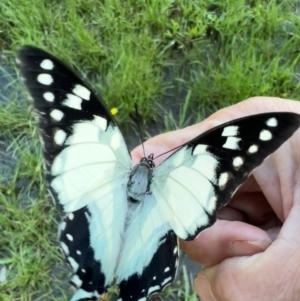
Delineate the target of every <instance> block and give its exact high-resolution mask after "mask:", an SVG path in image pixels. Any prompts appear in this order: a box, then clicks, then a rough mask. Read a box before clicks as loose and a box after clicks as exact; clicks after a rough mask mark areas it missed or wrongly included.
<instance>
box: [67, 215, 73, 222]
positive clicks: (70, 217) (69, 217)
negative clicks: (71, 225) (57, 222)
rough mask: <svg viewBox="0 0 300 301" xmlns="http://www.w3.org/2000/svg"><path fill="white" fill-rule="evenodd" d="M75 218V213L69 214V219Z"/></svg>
mask: <svg viewBox="0 0 300 301" xmlns="http://www.w3.org/2000/svg"><path fill="white" fill-rule="evenodd" d="M73 218H74V214H73V213H69V214H68V219H69V220H70V221H72V220H73Z"/></svg>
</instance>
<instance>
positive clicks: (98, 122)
mask: <svg viewBox="0 0 300 301" xmlns="http://www.w3.org/2000/svg"><path fill="white" fill-rule="evenodd" d="M93 121H94V122H95V124H96V125H97V126H98V127H99V128H100V129H102V130H103V131H106V128H107V120H106V119H105V118H103V117H100V116H96V115H94V120H93Z"/></svg>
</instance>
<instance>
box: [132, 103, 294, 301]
mask: <svg viewBox="0 0 300 301" xmlns="http://www.w3.org/2000/svg"><path fill="white" fill-rule="evenodd" d="M270 111H291V112H296V113H300V103H299V102H296V101H291V100H284V99H280V98H270V97H255V98H251V99H249V100H246V101H243V102H241V103H239V104H236V105H234V106H231V107H228V108H224V109H222V110H220V111H218V112H216V113H215V114H213V115H212V116H210V117H209V118H207V119H206V120H204V121H203V122H201V123H199V124H196V125H193V126H190V127H188V128H185V129H182V130H178V131H174V132H170V133H166V134H162V135H159V136H156V137H154V138H152V139H149V140H148V141H147V142H146V143H145V149H146V151H147V153H150V152H151V153H152V152H153V153H154V154H155V155H159V154H160V153H163V152H165V151H168V150H170V149H172V148H174V147H176V146H178V145H181V144H183V143H185V142H187V141H189V140H191V139H192V138H194V137H196V136H198V135H199V134H200V133H202V132H205V131H207V130H208V129H210V128H213V127H215V126H217V125H219V124H222V123H224V122H226V121H230V120H233V119H236V118H239V117H243V116H246V115H252V114H258V113H264V112H270ZM169 155H170V154H168V155H167V156H169ZM142 156H143V152H142V149H141V147H137V148H136V149H134V150H133V152H132V157H133V160H134V161H136V162H138V161H139V159H140V158H141V157H142ZM165 157H166V156H165ZM165 157H160V158H158V159H159V161H156V162H155V163H156V165H158V164H159V163H160V162H161V161H162V160H163V159H164V158H165ZM299 163H300V132H299V131H297V132H296V133H295V134H294V136H293V137H292V138H291V139H289V140H288V141H287V142H286V143H284V144H283V145H282V146H281V147H280V148H279V149H278V150H277V151H276V152H275V153H273V154H272V155H271V156H270V157H269V158H267V159H266V160H265V161H264V162H263V164H262V165H260V166H259V167H258V168H257V169H256V170H255V171H254V172H253V174H252V176H251V177H249V179H248V180H247V182H246V183H245V184H244V185H242V186H241V187H240V189H239V190H238V191H237V192H236V194H235V195H234V197H233V198H232V200H231V201H230V203H229V204H228V205H227V206H226V207H225V208H223V209H221V210H220V211H219V212H218V215H217V216H218V220H217V222H216V223H215V224H214V225H213V226H212V227H210V228H208V229H206V230H204V231H203V232H201V233H200V234H199V235H198V237H197V238H196V239H195V240H194V241H191V242H185V241H181V247H182V248H183V250H184V251H185V252H186V253H187V254H188V255H189V256H190V257H191V258H193V259H194V260H196V261H198V262H200V263H202V264H203V265H204V266H206V267H205V268H204V269H203V270H202V271H201V272H200V274H199V275H198V277H197V278H196V281H195V285H196V290H197V293H198V294H199V296H201V298H202V300H203V301H215V300H218V301H234V300H243V301H248V300H251V301H252V300H259V301H270V300H274V301H277V300H278V301H279V300H284V301H290V300H300V285H299V280H298V279H300V278H299V274H300V269H299V267H300V252H299V249H300V189H299V182H300V178H299V176H300V175H299V167H298V166H299ZM298 178H299V179H298Z"/></svg>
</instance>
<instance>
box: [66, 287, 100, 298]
mask: <svg viewBox="0 0 300 301" xmlns="http://www.w3.org/2000/svg"><path fill="white" fill-rule="evenodd" d="M92 297H100V295H99V294H98V292H97V291H94V292H87V291H85V290H83V289H79V290H77V291H76V292H75V294H74V295H73V297H72V298H71V300H70V301H79V300H86V299H91V298H92Z"/></svg>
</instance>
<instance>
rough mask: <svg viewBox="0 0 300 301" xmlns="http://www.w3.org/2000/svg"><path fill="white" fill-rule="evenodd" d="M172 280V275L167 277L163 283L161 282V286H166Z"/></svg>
mask: <svg viewBox="0 0 300 301" xmlns="http://www.w3.org/2000/svg"><path fill="white" fill-rule="evenodd" d="M170 281H172V277H168V278H166V279H165V280H164V281H163V282H162V283H161V286H164V285H166V284H167V283H168V282H170Z"/></svg>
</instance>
